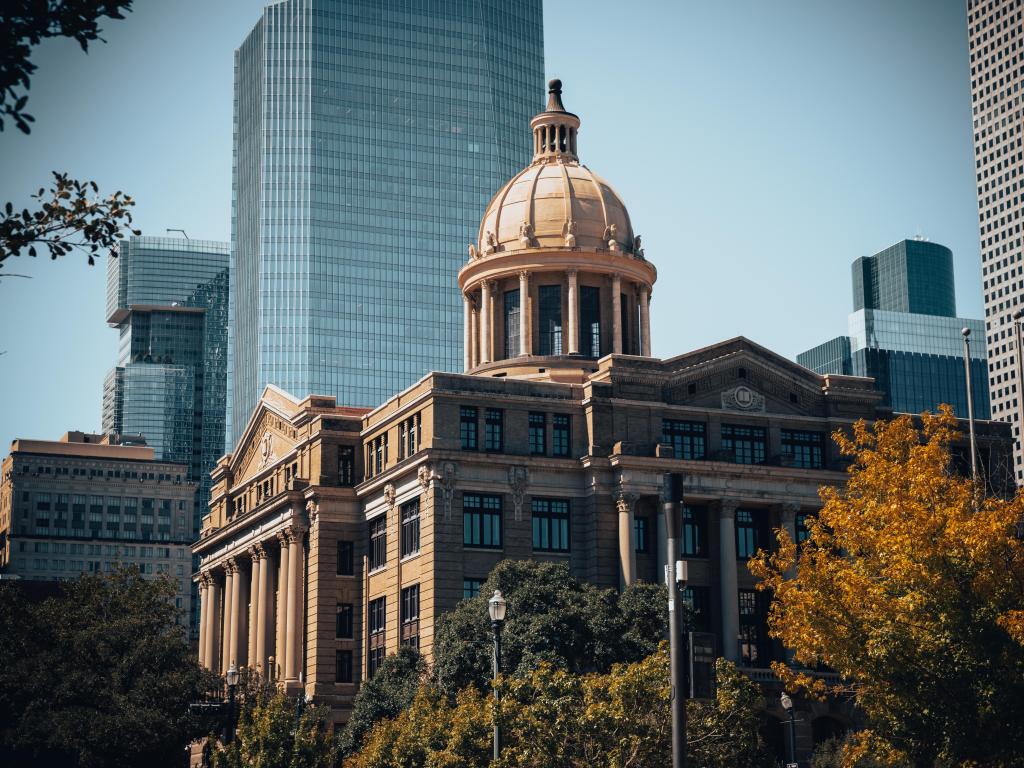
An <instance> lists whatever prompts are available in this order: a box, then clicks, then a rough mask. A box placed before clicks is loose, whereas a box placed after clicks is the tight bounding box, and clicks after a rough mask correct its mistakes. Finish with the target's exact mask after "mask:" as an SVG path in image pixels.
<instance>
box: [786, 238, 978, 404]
mask: <svg viewBox="0 0 1024 768" xmlns="http://www.w3.org/2000/svg"><path fill="white" fill-rule="evenodd" d="M852 271H853V308H854V311H853V313H852V314H851V315H850V316H849V318H848V325H849V328H848V335H846V336H838V337H836V338H834V339H830V340H829V341H826V342H824V343H823V344H819V345H818V346H816V347H813V348H812V349H809V350H807V351H806V352H802V353H800V354H799V355H797V358H796V360H797V362H798V363H800V365H802V366H804V367H806V368H810V369H811V370H812V371H815V372H816V373H835V374H843V375H847V376H869V377H871V378H873V379H874V380H875V387H876V389H878V390H879V391H880V392H882V393H883V399H882V404H883V405H886V406H888V407H890V408H892V409H893V410H894V411H898V412H901V413H921V412H923V411H926V410H927V411H934V410H935V409H936V408H937V407H938V406H939V405H941V404H942V403H947V404H949V405H951V406H953V410H954V412H955V413H956V414H957V416H960V417H961V418H966V416H967V385H966V380H965V376H964V359H963V337H962V336H961V334H960V331H961V329H962V328H970V330H971V339H972V341H973V343H972V345H971V348H970V363H969V368H970V372H971V390H972V395H973V398H972V399H973V401H974V402H973V405H974V415H975V416H976V417H977V418H979V419H988V418H990V417H991V409H990V404H989V397H988V381H987V369H986V358H985V345H984V344H983V343H982V340H983V339H984V338H985V324H984V323H983V322H982V321H981V320H973V319H967V318H961V317H957V316H956V293H955V284H954V282H953V253H952V251H950V250H949V249H948V248H946V247H945V246H942V245H939V244H937V243H929V242H927V241H924V240H902V241H900V242H899V243H896V244H895V245H893V246H890V247H889V248H886V249H885V250H884V251H880V252H879V253H877V254H875V255H874V256H865V257H862V258H859V259H857V260H856V261H855V262H853V269H852Z"/></svg>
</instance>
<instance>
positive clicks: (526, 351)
mask: <svg viewBox="0 0 1024 768" xmlns="http://www.w3.org/2000/svg"><path fill="white" fill-rule="evenodd" d="M531 321H532V318H531V316H530V273H529V272H527V271H526V270H525V269H524V270H523V271H522V272H520V273H519V354H520V355H530V354H533V349H532V347H533V345H532V344H531V343H530V342H531V341H532V340H533V336H532V334H531V333H530V326H531Z"/></svg>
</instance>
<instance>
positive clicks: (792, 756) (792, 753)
mask: <svg viewBox="0 0 1024 768" xmlns="http://www.w3.org/2000/svg"><path fill="white" fill-rule="evenodd" d="M779 703H780V704H782V708H783V709H784V710H786V714H788V715H789V762H788V763H787V766H790V765H796V764H797V762H796V713H795V712H794V711H793V700H792V699H791V698H789V694H788V693H786V692H785V691H783V692H782V695H781V696H779Z"/></svg>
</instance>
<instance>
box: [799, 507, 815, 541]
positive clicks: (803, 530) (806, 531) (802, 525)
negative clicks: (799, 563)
mask: <svg viewBox="0 0 1024 768" xmlns="http://www.w3.org/2000/svg"><path fill="white" fill-rule="evenodd" d="M812 516H813V515H811V514H810V513H809V512H798V513H797V515H796V519H795V520H794V522H795V524H796V545H797V547H799V546H800V545H801V544H803V543H804V542H805V541H807V540H808V539H809V538H811V530H810V528H808V527H807V520H808V519H809V518H810V517H812Z"/></svg>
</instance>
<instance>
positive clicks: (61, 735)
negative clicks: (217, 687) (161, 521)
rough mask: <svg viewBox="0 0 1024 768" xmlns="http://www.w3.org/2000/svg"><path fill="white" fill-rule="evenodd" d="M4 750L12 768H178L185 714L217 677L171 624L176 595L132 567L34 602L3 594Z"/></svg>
mask: <svg viewBox="0 0 1024 768" xmlns="http://www.w3.org/2000/svg"><path fill="white" fill-rule="evenodd" d="M0 587H2V588H0V617H2V618H3V619H4V624H3V626H4V630H3V632H0V721H2V725H0V728H2V730H0V743H2V745H3V748H4V749H6V750H7V751H8V752H7V754H8V756H10V757H11V761H12V763H13V764H18V761H19V760H26V759H28V758H29V757H31V756H34V758H33V760H38V761H39V762H40V763H46V762H49V763H50V764H57V765H77V766H82V768H92V766H115V767H116V766H137V765H146V766H152V767H153V768H156V767H157V766H165V765H166V766H178V765H180V763H181V758H182V749H183V747H184V745H185V744H186V743H187V742H188V741H189V740H190V739H191V738H194V737H197V736H200V735H202V733H201V729H200V727H199V725H198V724H197V723H195V722H193V721H192V720H191V719H190V717H189V714H188V713H189V708H188V705H189V703H190V702H192V701H195V700H196V699H197V698H198V697H199V696H200V695H201V694H202V692H203V691H205V690H208V689H209V688H211V687H212V686H213V685H214V684H215V683H216V681H217V679H216V678H215V677H213V676H211V675H210V674H209V673H206V672H204V671H203V670H201V669H200V668H199V665H198V664H197V663H196V659H195V657H194V656H193V655H192V654H191V652H190V650H189V648H188V645H187V643H186V640H185V633H184V630H183V629H182V627H181V626H179V625H177V624H176V620H177V619H178V618H179V612H178V610H177V608H176V607H175V605H174V595H175V586H174V583H173V582H171V581H170V580H165V579H160V580H155V581H154V580H146V579H143V578H142V577H141V576H140V575H139V573H138V571H137V570H136V569H134V568H132V569H123V570H119V571H116V572H114V573H111V574H109V575H102V576H101V575H95V576H83V577H82V578H80V579H77V580H74V581H67V582H63V583H62V584H61V585H60V588H59V589H60V594H59V595H58V596H56V597H51V598H48V599H46V600H43V601H42V602H40V603H30V602H29V601H27V600H26V599H25V596H24V594H23V592H22V591H21V589H20V588H19V587H18V586H16V585H0Z"/></svg>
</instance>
